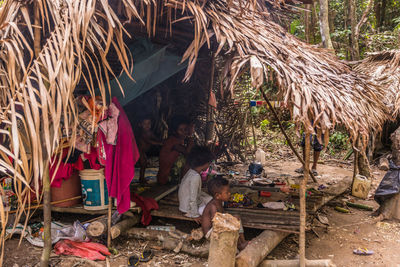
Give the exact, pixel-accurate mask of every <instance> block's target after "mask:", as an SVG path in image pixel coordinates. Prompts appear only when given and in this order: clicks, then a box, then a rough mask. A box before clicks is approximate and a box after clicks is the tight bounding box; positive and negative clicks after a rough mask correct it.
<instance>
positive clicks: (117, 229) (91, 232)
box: [86, 214, 140, 239]
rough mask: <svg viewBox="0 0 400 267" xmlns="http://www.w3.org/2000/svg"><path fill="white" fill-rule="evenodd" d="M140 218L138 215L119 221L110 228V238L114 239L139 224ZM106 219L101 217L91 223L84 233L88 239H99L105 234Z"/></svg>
mask: <svg viewBox="0 0 400 267" xmlns="http://www.w3.org/2000/svg"><path fill="white" fill-rule="evenodd" d="M139 221H140V218H139V216H138V215H136V214H135V215H134V216H132V217H127V218H125V219H123V220H122V221H120V222H119V223H117V224H115V225H114V226H111V238H112V239H115V238H117V237H118V236H120V235H121V233H122V232H124V231H126V230H128V229H129V228H131V227H132V226H134V225H135V224H137V223H139ZM107 224H108V222H107V217H101V218H99V219H98V220H96V221H94V222H91V223H90V224H89V226H88V228H87V229H86V233H87V235H88V236H89V237H94V238H96V237H100V236H102V235H103V234H104V235H105V234H106V233H107V228H108V227H107Z"/></svg>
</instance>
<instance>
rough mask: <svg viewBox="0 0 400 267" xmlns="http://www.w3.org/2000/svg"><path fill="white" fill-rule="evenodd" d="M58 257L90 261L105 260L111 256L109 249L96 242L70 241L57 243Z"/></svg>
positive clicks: (56, 251) (55, 247)
mask: <svg viewBox="0 0 400 267" xmlns="http://www.w3.org/2000/svg"><path fill="white" fill-rule="evenodd" d="M54 251H55V253H56V254H57V255H74V256H77V257H81V258H85V259H89V260H93V261H95V260H105V259H106V257H105V256H104V255H106V256H108V255H111V253H110V252H109V251H108V249H107V247H106V246H104V245H102V244H99V243H94V242H75V241H71V240H68V239H65V240H61V241H59V242H57V244H56V245H55V246H54Z"/></svg>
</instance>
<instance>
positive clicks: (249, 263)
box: [236, 230, 289, 267]
mask: <svg viewBox="0 0 400 267" xmlns="http://www.w3.org/2000/svg"><path fill="white" fill-rule="evenodd" d="M288 235H289V234H288V233H284V232H274V231H270V230H266V231H264V232H262V233H261V234H260V235H258V236H257V237H256V238H254V239H253V240H251V242H250V243H249V244H248V245H247V247H246V248H245V249H243V250H242V251H241V252H240V253H239V255H237V257H236V267H257V266H258V265H259V264H260V263H261V262H262V261H263V260H264V258H265V257H266V256H267V255H268V254H269V253H270V252H271V251H272V250H273V249H274V248H275V247H276V246H277V245H278V244H279V243H280V242H282V240H283V239H284V238H285V237H286V236H288Z"/></svg>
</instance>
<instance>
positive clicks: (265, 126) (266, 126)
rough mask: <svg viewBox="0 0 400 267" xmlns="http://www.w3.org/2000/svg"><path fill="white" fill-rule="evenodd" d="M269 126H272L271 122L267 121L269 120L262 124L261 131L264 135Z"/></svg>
mask: <svg viewBox="0 0 400 267" xmlns="http://www.w3.org/2000/svg"><path fill="white" fill-rule="evenodd" d="M269 124H270V121H269V120H267V119H265V120H262V121H261V123H260V130H261V131H262V132H263V133H266V132H267V128H268V125H269Z"/></svg>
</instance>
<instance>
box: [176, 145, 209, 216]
mask: <svg viewBox="0 0 400 267" xmlns="http://www.w3.org/2000/svg"><path fill="white" fill-rule="evenodd" d="M212 159H213V155H212V153H211V152H210V150H208V148H206V147H194V148H193V149H192V151H191V152H190V154H189V156H188V159H187V161H188V164H189V166H190V169H189V170H188V171H187V173H186V174H185V176H184V177H183V179H182V182H181V184H180V185H179V192H178V198H179V210H180V211H182V212H183V213H185V216H187V217H190V218H195V221H196V222H197V223H200V221H201V214H202V213H203V210H204V208H205V206H206V205H207V203H208V202H209V201H210V200H211V199H212V197H211V196H209V195H207V194H206V193H204V192H203V191H201V177H200V173H201V172H202V171H205V170H207V169H208V167H209V166H210V163H211V161H212Z"/></svg>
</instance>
